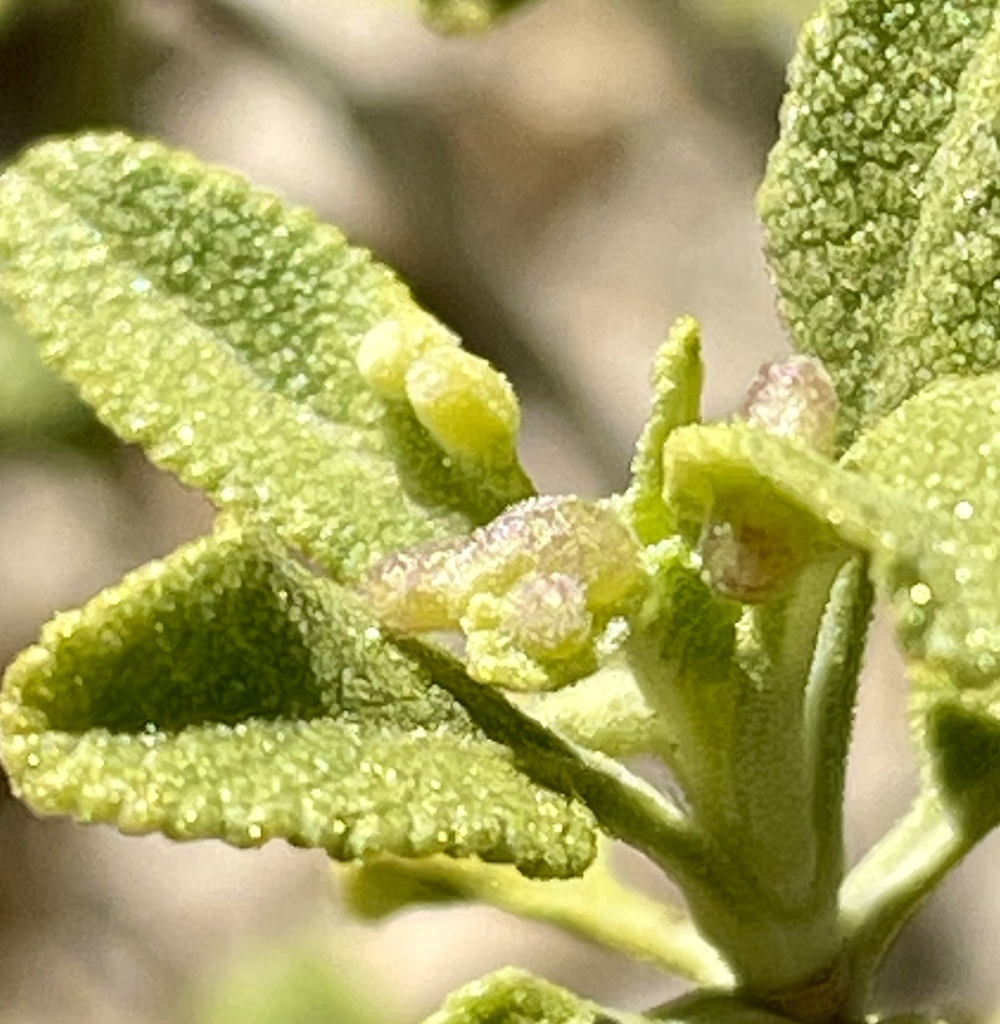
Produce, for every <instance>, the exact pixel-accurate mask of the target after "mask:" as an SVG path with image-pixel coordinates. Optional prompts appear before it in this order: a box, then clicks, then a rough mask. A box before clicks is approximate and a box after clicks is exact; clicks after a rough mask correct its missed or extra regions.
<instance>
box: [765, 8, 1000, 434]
mask: <svg viewBox="0 0 1000 1024" xmlns="http://www.w3.org/2000/svg"><path fill="white" fill-rule="evenodd" d="M996 10H997V5H996V3H995V2H992V0H969V2H962V3H955V2H953V0H921V2H920V3H913V2H910V0H876V2H871V3H868V2H865V3H860V2H853V0H827V2H826V3H824V4H823V5H822V6H821V8H820V10H819V12H818V13H817V14H816V16H815V17H814V18H813V19H812V21H810V23H809V24H808V26H807V28H806V30H805V32H804V33H803V36H802V41H801V43H800V49H799V53H798V56H797V58H796V60H795V62H794V64H793V66H792V70H791V82H790V90H789V92H788V95H787V97H786V100H785V104H784V108H783V113H782V132H781V140H780V142H779V143H778V145H777V146H776V148H775V150H774V152H773V153H772V156H771V161H770V165H769V168H768V173H767V178H766V180H765V182H764V186H763V188H762V190H761V193H760V209H761V213H762V216H763V219H764V222H765V226H766V228H767V238H768V252H769V257H770V263H771V267H772V270H773V273H774V277H775V280H776V283H777V285H778V289H779V292H780V296H781V309H782V312H783V314H784V316H785V318H786V320H787V322H788V326H789V328H790V330H791V332H792V336H793V340H794V343H795V345H796V347H797V348H799V349H800V350H802V351H806V352H810V353H813V354H815V355H818V356H820V357H821V358H822V359H823V360H824V361H825V363H826V365H827V368H828V369H829V370H830V371H831V373H832V374H833V375H834V377H835V380H836V383H837V388H838V392H839V394H840V398H841V402H842V412H843V422H842V431H841V443H842V446H846V445H847V444H848V443H849V442H850V440H851V439H852V438H853V437H854V436H856V434H857V432H858V431H859V430H860V429H863V428H864V427H865V426H868V425H871V424H873V423H875V422H877V421H878V419H879V418H880V417H881V416H883V415H884V414H886V413H887V412H889V411H891V410H892V409H894V408H895V407H896V406H898V405H899V403H900V402H902V401H903V400H904V399H905V398H907V397H908V396H909V395H912V394H914V393H915V392H916V391H918V390H919V389H920V388H922V387H924V386H926V385H927V384H928V383H929V382H930V381H931V380H933V379H934V378H935V377H937V376H939V375H941V374H944V373H958V374H975V373H981V372H984V371H988V370H994V369H998V368H1000V336H998V329H1000V328H998V325H1000V291H998V290H997V289H996V288H995V287H994V282H995V281H996V279H997V276H998V274H1000V246H998V242H997V238H998V232H997V224H998V212H1000V211H998V192H997V190H998V187H1000V143H998V134H997V124H996V117H995V115H996V110H997V109H998V103H1000V27H997V26H996V25H995V16H996Z"/></svg>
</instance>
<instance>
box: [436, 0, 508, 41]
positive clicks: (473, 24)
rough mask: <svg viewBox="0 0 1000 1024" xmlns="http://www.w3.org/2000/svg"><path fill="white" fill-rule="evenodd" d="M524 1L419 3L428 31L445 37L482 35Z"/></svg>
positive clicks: (453, 0) (454, 0) (459, 0)
mask: <svg viewBox="0 0 1000 1024" xmlns="http://www.w3.org/2000/svg"><path fill="white" fill-rule="evenodd" d="M524 2H525V0H420V12H421V14H422V15H423V18H424V20H425V21H426V22H427V24H428V25H430V26H431V28H433V29H435V30H436V31H438V32H443V33H445V34H447V35H465V34H468V33H470V32H483V31H485V30H486V29H489V28H492V27H493V25H494V24H495V23H496V22H497V21H498V20H499V19H501V18H503V17H504V16H505V15H507V14H509V13H510V12H511V11H513V10H514V9H515V8H517V7H520V6H521V4H523V3H524Z"/></svg>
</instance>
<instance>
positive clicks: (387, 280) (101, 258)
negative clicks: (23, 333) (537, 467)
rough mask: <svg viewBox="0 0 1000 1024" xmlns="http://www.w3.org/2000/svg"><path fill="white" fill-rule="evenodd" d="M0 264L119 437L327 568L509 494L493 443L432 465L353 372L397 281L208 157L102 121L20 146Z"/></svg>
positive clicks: (2, 191) (5, 200)
mask: <svg viewBox="0 0 1000 1024" xmlns="http://www.w3.org/2000/svg"><path fill="white" fill-rule="evenodd" d="M0 268H2V275H0V294H2V296H3V298H4V299H6V300H7V301H8V302H9V304H10V306H11V308H12V309H14V310H15V312H16V313H17V315H18V316H19V318H20V319H21V321H22V322H23V323H24V324H25V325H26V326H27V327H28V328H29V329H30V330H31V331H32V333H34V334H35V335H36V336H37V337H38V338H40V339H41V340H42V342H43V352H44V354H45V356H46V358H47V359H48V360H49V361H50V362H51V363H52V364H53V365H55V366H56V367H58V368H59V369H60V370H61V371H62V373H63V374H64V375H65V376H66V377H67V378H69V379H70V380H72V381H74V382H76V383H77V384H78V385H79V386H80V389H81V392H82V393H83V395H84V397H85V398H86V399H87V400H88V401H89V402H90V403H91V404H93V405H94V407H95V408H96V409H97V411H98V414H99V415H100V416H101V417H102V418H103V419H104V420H105V421H107V422H108V423H109V424H110V425H111V426H113V427H114V428H115V429H116V431H117V432H118V433H119V434H121V436H123V437H124V438H126V439H127V440H132V441H137V442H139V443H140V444H142V445H143V447H144V448H145V449H146V450H147V451H148V452H149V454H150V456H151V457H152V458H153V459H154V460H156V461H158V462H160V463H161V464H163V465H164V466H166V467H168V468H170V469H173V470H174V471H175V472H177V473H178V474H179V475H180V476H181V478H182V479H184V480H185V481H186V482H188V483H190V484H192V485H194V486H197V487H202V488H204V489H206V490H207V491H208V492H209V493H210V494H211V495H212V497H213V498H214V499H215V501H216V502H217V503H218V504H220V505H221V506H223V507H226V508H233V509H238V510H240V511H242V512H244V513H247V514H251V515H253V516H254V517H255V518H257V519H259V520H262V521H264V522H266V523H268V524H270V525H271V526H272V527H273V528H274V529H275V530H276V531H277V532H278V533H279V534H280V535H281V536H282V537H283V538H284V539H285V540H286V541H289V542H291V543H293V544H296V545H299V546H301V547H302V548H303V549H304V550H305V551H306V552H308V553H309V554H310V555H312V556H313V557H314V558H316V559H317V560H318V561H320V562H321V563H323V565H324V566H325V567H326V568H328V569H329V570H331V571H332V572H334V573H335V574H336V575H338V576H341V577H344V576H347V577H350V576H353V575H357V574H358V573H359V572H360V571H361V570H362V569H363V568H364V567H365V565H366V564H367V562H368V561H369V559H370V557H371V556H372V555H373V553H383V552H386V551H390V550H395V549H397V548H401V547H405V546H406V545H408V544H412V543H414V542H415V541H418V540H424V539H426V538H427V537H430V536H440V535H442V534H445V533H456V532H460V531H464V530H466V529H468V528H469V526H471V525H474V524H476V523H477V522H484V521H486V520H488V519H490V518H491V517H492V516H493V515H495V514H496V513H497V512H499V511H500V510H501V509H502V508H503V507H504V506H505V505H507V504H509V503H510V502H511V501H513V500H516V499H518V498H521V497H524V496H525V495H526V494H528V493H530V485H529V484H528V483H527V480H526V478H525V477H524V475H523V473H522V472H521V471H520V469H519V467H518V466H517V463H516V461H515V460H514V459H513V458H512V457H511V458H508V459H507V460H506V462H504V463H502V464H499V465H498V464H497V463H496V462H491V463H490V464H489V465H485V466H476V465H475V464H474V463H473V462H471V461H469V462H465V463H463V464H462V467H461V468H458V467H456V466H455V465H453V464H452V463H450V462H449V460H448V459H447V457H446V453H445V452H443V451H442V450H441V449H440V448H439V447H438V446H437V444H435V442H434V441H433V439H432V438H431V437H430V436H429V435H428V434H427V432H426V430H425V429H424V428H423V427H422V426H421V425H420V424H419V423H418V422H417V421H416V418H415V417H414V415H413V412H412V410H411V409H410V408H409V406H408V405H407V404H406V403H405V402H392V401H388V402H387V401H385V400H383V399H382V398H380V397H379V396H378V395H376V394H375V393H374V392H373V391H372V390H371V388H370V387H369V386H368V384H367V382H366V381H365V380H364V378H363V377H362V376H361V374H360V372H359V370H358V368H357V365H356V360H357V350H358V346H359V344H360V342H361V339H362V338H363V337H364V335H365V333H366V332H367V331H369V330H370V329H371V328H372V327H373V326H374V325H376V324H378V323H380V322H382V321H383V320H399V319H407V318H408V319H410V320H412V319H414V318H416V317H421V318H422V320H423V321H424V322H427V321H429V319H430V318H429V317H427V315H426V314H423V313H422V312H421V311H420V310H419V309H418V308H417V307H416V306H415V304H414V303H413V301H412V299H411V298H410V296H409V293H408V291H407V290H406V288H405V287H403V285H401V284H400V283H399V282H398V281H397V280H396V279H395V278H394V277H393V275H392V274H391V273H390V272H389V271H388V270H386V269H385V268H384V267H381V266H379V265H378V264H377V263H374V262H373V261H372V260H371V259H370V257H369V256H368V254H367V253H365V252H363V251H362V250H359V249H354V248H352V247H350V246H349V245H347V243H346V242H345V241H344V239H343V237H342V236H341V235H340V234H339V233H338V232H337V231H335V230H334V229H333V228H329V227H326V226H324V225H320V224H318V223H317V222H316V221H315V219H314V218H313V216H312V215H311V214H309V213H307V212H305V211H303V210H295V209H292V208H289V207H287V206H285V205H284V204H282V203H281V201H280V200H279V199H278V198H277V197H275V196H273V195H270V194H268V193H265V192H260V191H256V190H254V189H251V188H250V187H249V186H248V185H247V184H246V183H245V182H244V181H243V180H242V179H241V178H239V177H238V176H236V175H234V174H231V173H229V172H227V171H221V170H212V169H208V168H206V167H205V166H204V165H202V164H200V163H198V162H197V161H196V160H194V159H193V158H191V157H189V156H186V155H184V154H180V153H175V152H171V151H170V150H167V149H165V148H164V147H162V146H159V145H157V144H155V143H151V142H135V141H133V140H131V139H128V138H126V137H125V136H120V135H119V136H83V137H81V138H78V139H74V140H71V141H68V142H56V143H50V144H47V145H44V146H41V147H39V148H38V149H35V150H33V151H31V152H29V153H28V154H27V155H26V156H25V157H23V158H22V159H21V160H20V161H19V162H18V163H17V164H16V165H15V166H14V167H12V168H11V169H9V170H8V171H7V173H6V174H5V175H4V177H3V181H2V185H0ZM438 329H439V330H440V331H441V333H442V334H445V335H446V333H447V332H445V331H444V329H443V328H438ZM449 337H450V336H449Z"/></svg>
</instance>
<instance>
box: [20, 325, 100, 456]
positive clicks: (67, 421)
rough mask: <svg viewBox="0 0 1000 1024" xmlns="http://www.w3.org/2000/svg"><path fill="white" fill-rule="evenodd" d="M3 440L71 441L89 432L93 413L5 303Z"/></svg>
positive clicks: (29, 441) (28, 441)
mask: <svg viewBox="0 0 1000 1024" xmlns="http://www.w3.org/2000/svg"><path fill="white" fill-rule="evenodd" d="M0 367H2V370H0V444H2V445H5V446H6V445H13V446H16V445H18V444H23V443H34V442H38V441H43V442H45V441H50V442H59V441H63V440H65V441H72V440H74V439H78V438H80V437H81V435H84V434H87V435H90V434H91V432H92V427H94V426H96V424H94V421H93V415H92V414H91V413H90V411H89V410H88V409H87V407H86V406H85V405H84V404H83V403H82V402H81V401H80V399H79V398H78V397H77V396H76V395H75V394H74V393H73V389H72V388H71V387H70V386H69V385H68V384H66V383H65V382H64V381H61V380H60V379H59V377H58V376H56V374H54V373H53V372H52V371H51V370H50V369H48V368H47V367H46V366H45V364H44V363H43V362H42V360H41V357H40V356H39V354H38V346H37V345H36V344H35V342H34V341H32V340H31V339H30V338H29V337H28V336H27V335H26V334H25V333H24V331H23V330H21V328H20V327H19V326H18V325H17V324H16V323H15V322H14V321H13V320H12V319H11V318H10V317H9V316H8V315H7V314H6V312H5V311H4V310H3V309H0Z"/></svg>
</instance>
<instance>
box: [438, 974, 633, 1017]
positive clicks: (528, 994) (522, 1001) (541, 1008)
mask: <svg viewBox="0 0 1000 1024" xmlns="http://www.w3.org/2000/svg"><path fill="white" fill-rule="evenodd" d="M501 1021H502V1022H511V1024H513V1022H516V1024H617V1017H613V1016H609V1015H608V1014H607V1013H605V1012H603V1011H602V1010H601V1009H600V1007H598V1006H596V1005H595V1004H594V1003H591V1002H590V1001H588V1000H586V999H582V998H581V997H580V996H577V995H574V994H573V993H572V992H569V991H567V990H566V989H564V988H560V987H559V986H558V985H553V984H552V983H551V982H549V981H543V980H542V979H541V978H536V977H535V976H534V975H532V974H529V973H528V972H527V971H523V970H520V969H519V968H516V967H507V968H504V969H503V970H500V971H497V972H496V973H495V974H490V975H488V976H487V977H485V978H482V979H480V980H479V981H474V982H473V983H472V984H471V985H466V986H465V988H462V989H459V990H458V991H457V992H453V993H452V994H451V995H450V996H449V997H448V999H447V1001H446V1002H445V1004H444V1007H443V1008H442V1009H441V1010H439V1011H438V1012H437V1013H435V1014H432V1015H431V1016H430V1017H428V1018H427V1020H426V1021H424V1024H497V1022H501Z"/></svg>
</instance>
